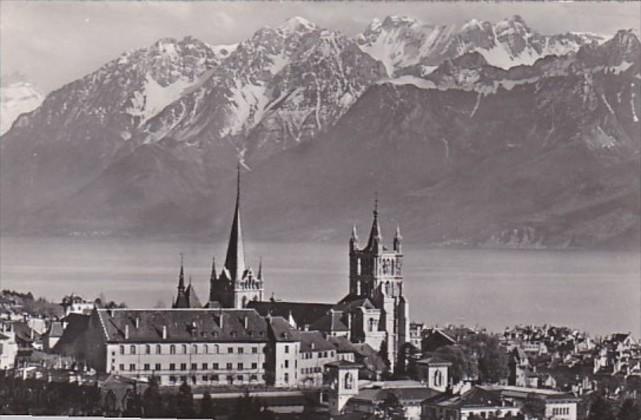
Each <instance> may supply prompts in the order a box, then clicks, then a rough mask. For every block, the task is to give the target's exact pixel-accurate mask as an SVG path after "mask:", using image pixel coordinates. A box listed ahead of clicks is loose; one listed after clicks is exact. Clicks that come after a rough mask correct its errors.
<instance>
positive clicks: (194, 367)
mask: <svg viewBox="0 0 641 420" xmlns="http://www.w3.org/2000/svg"><path fill="white" fill-rule="evenodd" d="M209 366H210V365H209V364H207V363H202V364H201V365H200V368H201V370H210V368H209ZM250 366H251V367H250ZM118 367H119V370H120V371H124V370H125V364H124V363H121V364H120V365H119V366H118ZM179 368H180V370H187V363H180V365H179ZM225 368H226V369H227V370H233V369H234V364H233V363H227V364H226V366H225ZM264 368H265V363H263V369H264ZM218 369H219V365H218V363H212V364H211V370H218ZM236 369H237V370H243V369H258V363H252V364H251V365H247V367H245V364H244V363H237V364H236ZM136 370H137V366H136V364H135V363H130V364H129V371H130V372H135V371H136ZM142 370H147V371H148V370H151V364H150V363H145V364H143V367H142ZM154 370H157V371H160V370H162V364H161V363H156V364H154ZM169 370H176V363H169ZM190 370H198V363H192V364H191V366H190Z"/></svg>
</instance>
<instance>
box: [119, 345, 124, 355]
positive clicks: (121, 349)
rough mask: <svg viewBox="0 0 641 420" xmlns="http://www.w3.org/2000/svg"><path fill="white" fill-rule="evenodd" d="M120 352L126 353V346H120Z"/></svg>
mask: <svg viewBox="0 0 641 420" xmlns="http://www.w3.org/2000/svg"><path fill="white" fill-rule="evenodd" d="M120 354H125V346H120Z"/></svg>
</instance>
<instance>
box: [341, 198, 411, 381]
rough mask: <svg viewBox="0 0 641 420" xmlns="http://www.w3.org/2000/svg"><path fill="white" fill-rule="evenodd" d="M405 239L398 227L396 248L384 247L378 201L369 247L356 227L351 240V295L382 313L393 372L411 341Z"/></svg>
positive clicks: (368, 242)
mask: <svg viewBox="0 0 641 420" xmlns="http://www.w3.org/2000/svg"><path fill="white" fill-rule="evenodd" d="M402 239H403V238H402V237H401V232H400V228H398V227H397V228H396V234H395V235H394V240H393V246H392V249H391V250H389V249H387V248H386V247H385V246H383V236H382V233H381V227H380V224H379V221H378V200H376V202H375V205H374V220H373V221H372V227H371V229H370V233H369V238H368V240H367V244H366V245H365V247H363V248H359V245H358V234H357V232H356V227H354V228H353V229H352V236H351V238H350V240H349V292H350V294H351V295H353V296H362V297H368V298H369V299H370V300H371V301H372V303H373V304H374V305H375V306H376V307H377V308H378V309H380V310H381V312H382V316H381V325H380V326H379V329H383V330H384V331H385V332H386V338H385V345H386V350H387V354H388V359H389V362H390V368H391V369H393V368H394V365H395V364H396V360H397V357H398V353H399V351H400V349H401V346H402V345H403V344H404V343H405V342H407V341H409V304H408V302H407V300H406V299H405V297H404V296H403V254H402V252H401V242H402ZM376 350H379V349H376Z"/></svg>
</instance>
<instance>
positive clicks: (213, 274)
mask: <svg viewBox="0 0 641 420" xmlns="http://www.w3.org/2000/svg"><path fill="white" fill-rule="evenodd" d="M216 279H217V277H216V257H212V258H211V275H210V276H209V281H211V282H214V281H216Z"/></svg>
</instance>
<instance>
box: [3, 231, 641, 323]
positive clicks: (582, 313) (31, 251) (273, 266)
mask: <svg viewBox="0 0 641 420" xmlns="http://www.w3.org/2000/svg"><path fill="white" fill-rule="evenodd" d="M404 246H405V249H404V251H405V264H404V270H405V284H406V286H405V290H406V295H407V296H408V298H409V302H410V312H411V316H412V319H415V320H419V321H424V322H426V323H427V324H428V325H443V324H446V323H454V324H466V325H470V326H471V325H481V326H485V327H487V328H489V329H491V330H495V331H500V330H502V329H503V328H504V327H505V326H506V325H512V324H515V323H534V324H542V323H546V322H547V323H553V324H557V325H567V326H571V327H576V328H581V329H585V330H588V331H590V332H592V333H593V334H604V333H608V332H614V331H632V332H633V333H635V335H636V336H638V335H639V332H640V331H641V309H640V308H641V298H640V282H641V280H640V279H641V267H640V265H641V258H640V255H639V253H633V252H616V253H615V252H593V251H559V252H548V251H520V250H519V251H514V250H451V249H447V250H445V249H428V248H421V247H418V246H415V245H410V244H405V245H404ZM224 251H225V244H224V243H219V244H211V243H198V242H179V241H167V242H152V241H146V240H134V239H128V240H121V239H118V240H116V239H73V238H69V239H60V238H56V239H51V238H47V239H35V238H11V237H3V238H1V239H0V287H2V288H3V289H16V290H21V291H31V292H32V293H34V294H35V295H36V296H44V297H46V298H48V299H56V300H59V299H60V298H61V297H62V296H64V295H65V294H69V293H72V292H73V293H76V294H80V295H82V296H83V297H86V298H94V297H97V296H98V295H99V294H100V293H103V294H104V295H105V296H106V297H107V298H108V299H113V300H116V301H124V302H126V303H127V304H128V305H129V306H130V307H138V308H141V307H153V306H156V305H161V304H162V305H163V306H169V305H170V302H171V300H172V298H173V297H174V295H175V290H176V284H177V275H178V267H179V261H180V259H179V253H180V252H183V253H184V255H185V257H184V258H185V269H186V273H187V275H188V276H189V275H191V276H192V283H193V284H194V286H195V288H196V290H197V292H198V295H199V297H200V298H201V299H202V300H205V299H206V297H207V295H208V292H209V286H208V279H209V272H210V268H211V258H212V256H213V255H215V256H216V258H217V262H218V269H219V270H220V268H221V267H222V262H223V260H224ZM246 255H247V256H248V261H247V262H248V264H250V265H252V266H253V267H254V269H257V268H258V258H259V256H261V255H262V257H263V271H264V277H265V279H266V295H267V296H271V294H272V293H273V294H274V296H275V297H276V298H278V299H283V300H296V301H310V302H311V301H319V302H336V301H337V300H339V299H340V298H342V297H343V296H344V295H345V294H346V293H347V288H348V280H347V269H348V267H347V264H348V257H347V243H345V244H340V245H336V244H323V243H304V244H293V245H292V244H287V245H285V244H272V243H250V244H247V245H246Z"/></svg>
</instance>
